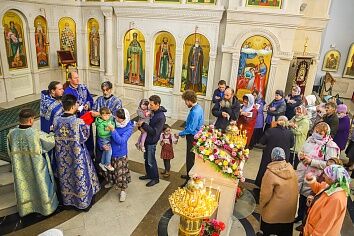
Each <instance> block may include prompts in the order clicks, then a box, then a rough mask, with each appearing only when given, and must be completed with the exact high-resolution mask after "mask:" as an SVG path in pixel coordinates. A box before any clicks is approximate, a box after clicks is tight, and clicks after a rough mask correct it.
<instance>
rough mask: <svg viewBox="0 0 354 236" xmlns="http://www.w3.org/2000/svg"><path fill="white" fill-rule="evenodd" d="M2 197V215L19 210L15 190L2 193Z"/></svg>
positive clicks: (0, 212)
mask: <svg viewBox="0 0 354 236" xmlns="http://www.w3.org/2000/svg"><path fill="white" fill-rule="evenodd" d="M0 198H1V201H0V217H3V216H7V215H11V214H14V213H16V212H17V206H16V197H15V192H13V191H12V192H8V193H4V194H1V196H0Z"/></svg>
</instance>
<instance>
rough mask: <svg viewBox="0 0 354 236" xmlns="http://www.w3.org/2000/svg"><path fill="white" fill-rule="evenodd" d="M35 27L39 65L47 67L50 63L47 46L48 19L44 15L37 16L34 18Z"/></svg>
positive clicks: (39, 66)
mask: <svg viewBox="0 0 354 236" xmlns="http://www.w3.org/2000/svg"><path fill="white" fill-rule="evenodd" d="M34 27H35V46H36V54H37V65H38V68H41V67H46V66H48V65H49V63H48V47H47V46H48V45H47V21H46V20H45V18H44V17H42V16H37V17H36V19H35V20H34Z"/></svg>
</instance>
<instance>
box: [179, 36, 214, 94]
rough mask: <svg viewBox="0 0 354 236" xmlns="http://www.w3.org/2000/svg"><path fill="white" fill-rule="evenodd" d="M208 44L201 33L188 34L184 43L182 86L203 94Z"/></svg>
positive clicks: (204, 91) (207, 66)
mask: <svg viewBox="0 0 354 236" xmlns="http://www.w3.org/2000/svg"><path fill="white" fill-rule="evenodd" d="M209 51H210V44H209V41H208V39H207V38H206V37H205V36H204V35H201V34H193V35H190V36H189V37H188V38H187V39H186V41H185V43H184V53H183V66H182V85H181V86H182V88H181V91H182V92H183V91H185V90H188V89H190V90H194V91H195V92H196V93H197V94H202V95H205V93H206V86H207V80H208V69H209Z"/></svg>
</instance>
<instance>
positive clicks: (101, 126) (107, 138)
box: [95, 107, 115, 171]
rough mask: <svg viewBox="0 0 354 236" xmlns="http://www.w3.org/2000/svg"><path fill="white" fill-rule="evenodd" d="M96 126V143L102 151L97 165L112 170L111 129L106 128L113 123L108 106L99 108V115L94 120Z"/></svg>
mask: <svg viewBox="0 0 354 236" xmlns="http://www.w3.org/2000/svg"><path fill="white" fill-rule="evenodd" d="M95 124H96V128H97V136H98V138H97V143H98V146H99V148H100V149H101V150H102V151H103V153H102V158H101V163H100V164H99V166H100V167H101V169H102V170H103V171H107V170H109V171H114V168H113V166H112V165H111V158H112V147H111V131H110V130H109V129H108V126H109V125H113V126H115V125H114V121H113V118H112V116H111V111H110V110H109V108H108V107H102V108H101V109H100V116H99V117H97V118H96V121H95Z"/></svg>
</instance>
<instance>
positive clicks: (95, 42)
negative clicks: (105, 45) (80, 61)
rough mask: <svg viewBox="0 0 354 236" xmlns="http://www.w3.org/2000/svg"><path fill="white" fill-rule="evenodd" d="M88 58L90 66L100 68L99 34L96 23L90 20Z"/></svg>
mask: <svg viewBox="0 0 354 236" xmlns="http://www.w3.org/2000/svg"><path fill="white" fill-rule="evenodd" d="M87 26H88V32H89V57H90V65H91V66H100V34H99V32H98V29H99V25H98V21H97V20H95V19H93V18H91V19H90V20H89V21H88V24H87Z"/></svg>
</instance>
